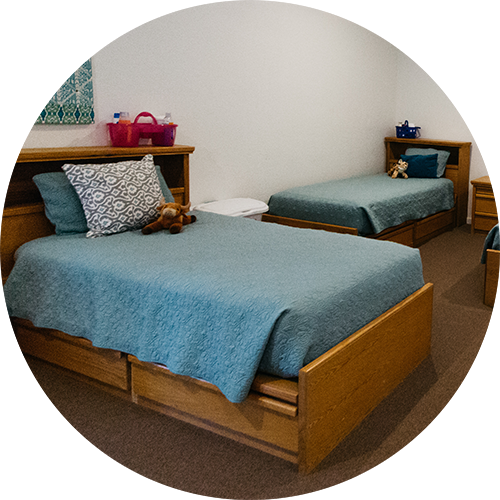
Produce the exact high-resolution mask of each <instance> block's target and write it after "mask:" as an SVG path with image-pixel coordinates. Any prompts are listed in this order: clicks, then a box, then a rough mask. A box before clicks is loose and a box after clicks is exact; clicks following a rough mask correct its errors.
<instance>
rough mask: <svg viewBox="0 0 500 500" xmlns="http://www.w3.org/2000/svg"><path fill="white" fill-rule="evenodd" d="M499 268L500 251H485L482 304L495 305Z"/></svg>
mask: <svg viewBox="0 0 500 500" xmlns="http://www.w3.org/2000/svg"><path fill="white" fill-rule="evenodd" d="M499 268H500V250H492V249H488V250H486V266H485V271H484V303H485V304H486V305H487V306H490V307H493V306H494V305H495V297H496V294H497V289H498V272H499Z"/></svg>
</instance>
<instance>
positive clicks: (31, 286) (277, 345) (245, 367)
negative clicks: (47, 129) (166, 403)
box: [4, 212, 424, 402]
mask: <svg viewBox="0 0 500 500" xmlns="http://www.w3.org/2000/svg"><path fill="white" fill-rule="evenodd" d="M197 216H198V220H197V221H196V222H195V223H194V224H191V225H189V226H186V227H184V229H183V232H182V233H180V234H177V235H172V234H170V233H168V232H166V231H164V232H160V233H155V234H152V235H148V236H144V235H142V234H141V233H140V231H131V232H126V233H120V234H115V235H111V236H106V237H102V238H95V239H90V238H86V237H85V235H84V234H77V235H59V236H56V235H54V236H49V237H46V238H41V239H37V240H34V241H31V242H29V243H27V244H25V245H23V246H22V247H21V248H20V249H19V250H18V252H17V258H16V264H15V266H14V269H13V270H12V272H11V274H10V276H9V278H8V280H7V282H6V285H5V288H4V292H5V298H6V302H7V307H8V311H9V314H10V315H11V316H15V317H20V318H25V319H28V320H31V321H32V322H33V323H34V324H35V326H38V327H46V328H54V329H58V330H61V331H63V332H66V333H68V334H70V335H75V336H81V337H85V338H87V339H89V340H91V341H92V342H93V344H94V345H95V346H97V347H107V348H112V349H117V350H120V351H123V352H126V353H130V354H133V355H135V356H137V357H138V358H139V359H140V360H143V361H149V362H155V363H161V364H163V365H165V366H166V367H168V368H169V370H171V371H172V372H174V373H178V374H183V375H188V376H191V377H196V378H200V379H203V380H206V381H208V382H211V383H213V384H215V385H216V386H217V387H219V388H220V390H221V391H222V392H223V394H224V395H225V396H226V397H227V398H228V399H229V400H230V401H233V402H241V401H243V400H244V399H245V397H246V396H247V394H248V391H249V388H250V385H251V383H252V380H253V378H254V376H255V373H256V372H257V370H260V371H263V372H267V373H270V374H275V375H279V376H283V377H292V376H297V375H298V372H299V370H300V368H301V367H302V366H304V365H305V364H307V363H308V362H310V361H312V360H313V359H315V358H316V357H318V356H319V355H321V354H323V353H324V352H326V351H327V350H328V349H330V348H331V347H333V346H334V345H336V344H337V343H338V342H340V341H342V340H343V339H345V338H346V337H348V336H349V335H351V334H352V333H354V332H355V331H357V330H358V329H359V328H361V327H362V326H364V325H365V324H367V323H368V322H370V321H371V320H373V319H374V318H376V317H377V316H379V315H380V314H381V313H383V312H384V311H386V310H388V309H389V308H391V307H392V306H393V305H395V304H396V303H398V302H400V301H401V300H402V299H404V298H405V297H407V296H408V295H410V294H411V293H413V292H415V291H416V290H417V289H419V288H420V287H421V286H422V285H423V284H424V282H423V276H422V265H421V259H420V254H419V251H418V250H415V249H411V248H408V247H404V246H402V245H398V244H396V243H391V242H383V241H372V240H369V239H365V238H359V237H356V236H349V235H338V234H330V233H326V232H324V231H313V230H310V229H295V228H289V227H284V226H278V225H275V224H266V223H262V222H258V221H254V220H250V219H242V218H234V217H228V216H224V215H218V214H212V213H207V212H197Z"/></svg>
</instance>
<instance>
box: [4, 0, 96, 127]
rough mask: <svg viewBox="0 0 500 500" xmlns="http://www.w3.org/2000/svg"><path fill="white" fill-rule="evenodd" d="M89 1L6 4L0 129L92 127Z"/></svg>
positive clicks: (17, 1)
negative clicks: (3, 126)
mask: <svg viewBox="0 0 500 500" xmlns="http://www.w3.org/2000/svg"><path fill="white" fill-rule="evenodd" d="M90 8H91V0H43V1H40V0H2V7H1V12H0V15H1V19H0V51H1V66H0V124H20V125H29V124H35V123H45V124H71V125H75V124H89V123H94V109H93V103H94V98H93V87H92V67H91V26H90V25H91V13H90Z"/></svg>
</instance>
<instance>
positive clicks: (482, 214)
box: [471, 176, 498, 234]
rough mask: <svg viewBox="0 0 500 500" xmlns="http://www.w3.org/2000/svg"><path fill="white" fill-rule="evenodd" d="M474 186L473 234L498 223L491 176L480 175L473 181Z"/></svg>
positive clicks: (489, 228) (486, 230)
mask: <svg viewBox="0 0 500 500" xmlns="http://www.w3.org/2000/svg"><path fill="white" fill-rule="evenodd" d="M471 184H472V186H473V195H472V229H471V230H472V234H474V232H476V231H478V232H485V233H487V232H488V231H490V230H491V228H492V227H493V226H494V225H495V224H498V212H497V206H496V204H495V197H494V196H493V188H492V187H491V182H490V178H489V177H488V176H484V177H480V178H479V179H474V180H473V181H471Z"/></svg>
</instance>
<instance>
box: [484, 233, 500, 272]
mask: <svg viewBox="0 0 500 500" xmlns="http://www.w3.org/2000/svg"><path fill="white" fill-rule="evenodd" d="M488 250H500V234H499V230H498V224H497V225H496V226H494V227H493V228H492V229H491V230H490V232H489V233H488V234H487V235H486V239H485V240H484V246H483V254H482V255H481V264H486V252H487V251H488Z"/></svg>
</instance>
